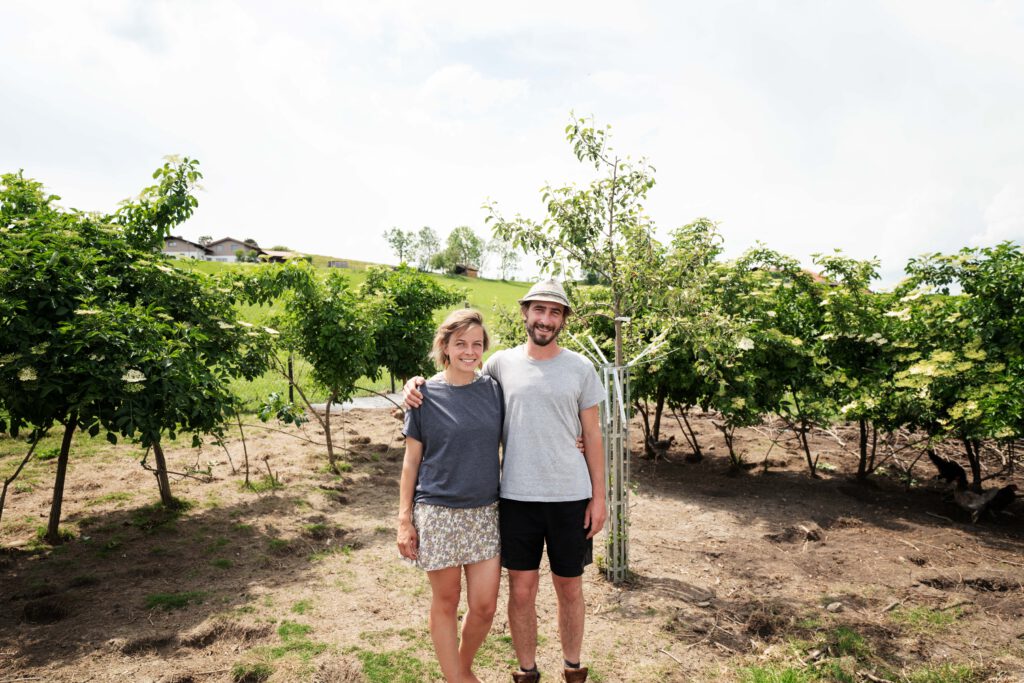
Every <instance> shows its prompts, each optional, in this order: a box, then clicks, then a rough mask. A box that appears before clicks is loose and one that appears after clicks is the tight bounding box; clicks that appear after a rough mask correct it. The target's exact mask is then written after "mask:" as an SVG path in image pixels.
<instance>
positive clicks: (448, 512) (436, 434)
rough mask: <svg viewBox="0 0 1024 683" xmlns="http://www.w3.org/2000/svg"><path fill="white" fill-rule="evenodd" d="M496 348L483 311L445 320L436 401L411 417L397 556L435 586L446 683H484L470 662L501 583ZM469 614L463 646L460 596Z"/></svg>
mask: <svg viewBox="0 0 1024 683" xmlns="http://www.w3.org/2000/svg"><path fill="white" fill-rule="evenodd" d="M488 345H489V339H488V336H487V330H486V329H485V328H484V321H483V318H482V317H481V315H480V313H478V312H477V311H473V310H469V309H462V310H458V311H456V312H454V313H452V314H451V315H449V316H448V318H447V319H445V321H444V322H443V323H441V326H440V327H439V328H438V330H437V334H436V335H435V336H434V346H433V351H432V352H431V357H432V358H433V359H434V362H435V363H436V364H437V365H438V367H439V368H441V369H442V372H441V373H439V374H438V375H436V376H435V377H434V378H433V379H430V380H428V381H427V382H426V383H425V384H424V385H423V386H421V387H420V391H422V392H423V394H424V395H425V396H429V397H430V400H428V401H424V402H423V405H422V406H420V407H419V408H413V409H409V410H408V411H406V414H405V428H404V430H403V433H404V434H405V436H406V440H405V461H404V463H403V464H402V480H401V488H400V493H399V510H398V551H399V552H400V553H401V554H402V556H403V557H406V558H408V559H410V560H413V561H414V562H415V564H416V565H417V566H419V567H420V568H421V569H424V570H425V571H426V572H427V577H428V578H429V580H430V588H431V602H430V637H431V639H432V640H433V641H434V650H435V652H436V653H437V659H438V662H439V663H440V665H441V672H442V673H443V674H444V677H445V679H446V680H447V681H449V682H455V681H458V682H459V683H467V682H470V683H472V682H478V681H479V679H477V677H476V676H474V675H473V672H472V666H473V657H474V656H475V655H476V651H477V650H478V649H479V648H480V645H481V643H483V641H484V638H486V637H487V633H488V631H490V628H491V620H492V619H493V618H494V609H495V605H496V603H497V599H498V582H499V579H500V575H501V567H500V560H499V550H500V547H499V540H498V480H499V472H500V465H499V461H498V444H499V443H500V441H501V428H502V420H503V417H504V416H503V397H502V394H501V387H500V386H499V385H498V383H497V382H495V381H494V380H493V379H491V378H490V377H484V376H480V375H479V374H478V373H477V369H478V368H479V367H480V366H481V363H482V360H483V354H484V352H485V351H486V350H487V347H488ZM463 572H465V574H466V594H467V595H466V601H467V603H468V608H469V609H468V611H467V612H466V614H465V616H464V618H463V623H462V641H461V644H460V643H459V639H458V633H457V632H458V615H457V610H458V606H459V597H460V596H459V593H460V590H461V585H462V573H463Z"/></svg>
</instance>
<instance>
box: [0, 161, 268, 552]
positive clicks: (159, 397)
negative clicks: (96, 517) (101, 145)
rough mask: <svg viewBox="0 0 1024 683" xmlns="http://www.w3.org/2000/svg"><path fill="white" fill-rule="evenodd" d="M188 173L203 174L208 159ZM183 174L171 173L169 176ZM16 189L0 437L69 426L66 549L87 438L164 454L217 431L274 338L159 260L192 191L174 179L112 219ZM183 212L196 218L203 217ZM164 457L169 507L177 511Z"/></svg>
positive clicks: (62, 468) (4, 279) (3, 276)
mask: <svg viewBox="0 0 1024 683" xmlns="http://www.w3.org/2000/svg"><path fill="white" fill-rule="evenodd" d="M187 168H189V169H191V172H193V173H194V174H195V176H194V177H198V171H197V170H196V168H197V163H196V162H187ZM179 171H180V169H175V168H168V167H167V166H166V165H165V167H164V169H161V171H158V173H157V174H156V175H157V176H158V177H160V178H162V179H164V180H166V179H167V178H180V177H181V173H180V172H179ZM3 187H4V189H3V190H2V191H0V215H2V216H3V223H2V225H3V226H4V228H3V229H2V230H0V291H4V293H5V296H4V298H3V301H2V303H0V323H2V324H0V359H2V362H0V404H2V405H3V406H4V408H5V410H6V411H7V414H8V418H7V419H6V420H0V429H2V430H4V431H8V432H9V433H11V434H12V435H13V436H17V435H18V433H19V431H20V430H22V429H30V430H31V434H32V438H37V437H38V435H40V434H42V433H44V432H45V431H46V430H47V429H49V428H50V426H51V425H53V424H54V423H58V424H60V425H61V427H62V428H63V431H64V438H63V440H62V445H61V451H60V455H59V457H58V461H57V474H56V477H55V480H54V495H53V499H52V503H51V512H50V521H49V525H48V530H47V539H48V540H49V541H50V542H52V543H55V542H59V540H60V534H59V529H58V525H59V521H60V511H61V502H62V499H63V488H64V479H65V476H66V472H67V464H68V457H69V453H70V448H71V437H72V435H73V433H74V431H75V430H76V429H83V430H87V431H88V433H89V434H90V436H96V435H98V434H99V433H100V432H101V431H105V432H106V435H107V438H108V439H109V440H111V441H112V442H113V441H116V440H117V437H118V435H121V436H123V437H130V438H136V439H138V440H139V442H140V443H141V444H142V445H143V446H146V447H149V446H154V448H157V447H158V444H159V441H160V436H161V434H164V433H166V434H170V435H173V434H175V433H176V432H177V431H179V430H180V431H189V432H192V433H193V434H196V435H198V434H202V433H207V432H210V431H216V429H217V428H218V427H219V425H220V424H221V423H222V422H223V420H224V416H225V414H226V413H227V412H229V411H230V410H231V409H232V404H233V399H232V397H231V393H230V390H229V383H230V381H231V379H232V378H233V377H236V376H251V375H247V374H246V373H249V372H255V373H257V374H258V373H259V372H260V370H261V367H260V362H261V359H262V358H263V357H264V356H263V352H264V350H265V348H266V345H265V344H262V343H261V342H263V341H265V336H266V335H265V334H264V333H263V332H260V331H258V330H250V329H245V328H243V327H242V326H241V325H240V324H236V323H237V320H236V316H237V313H236V311H235V307H234V301H233V298H232V296H231V294H230V290H224V291H221V290H222V289H223V288H221V287H219V286H218V285H217V283H215V282H213V281H211V280H209V279H208V278H206V277H205V276H202V275H200V274H197V273H192V272H188V271H180V270H177V269H175V268H174V267H173V266H172V265H171V264H170V261H169V259H167V258H166V257H164V256H162V255H161V254H159V253H154V252H152V251H151V248H150V245H151V244H153V243H158V241H159V240H161V239H162V238H163V234H162V232H161V231H169V230H170V229H172V228H173V227H174V225H175V224H174V223H173V221H169V220H167V215H168V214H167V212H166V211H164V209H163V208H161V207H166V206H168V202H167V201H165V200H166V198H165V197H163V196H161V192H165V191H166V192H172V193H173V192H180V191H186V192H187V188H184V190H183V188H182V186H181V185H179V184H177V183H174V182H168V183H163V182H162V183H161V184H160V185H158V186H156V187H153V188H147V189H146V190H144V191H143V192H142V193H141V194H140V200H139V204H134V203H124V204H122V205H121V207H120V208H119V209H118V211H117V213H116V214H115V215H113V216H109V217H106V218H103V217H98V216H97V215H94V214H86V213H83V212H79V211H64V210H62V209H60V208H58V207H56V206H55V205H54V203H53V202H54V200H55V199H56V197H55V196H53V195H50V196H47V195H45V193H43V192H42V186H41V185H40V184H39V183H36V182H34V181H31V180H27V179H25V178H24V177H23V176H22V174H20V173H19V174H9V175H5V176H4V177H3ZM173 204H174V205H176V206H184V207H192V206H195V204H194V203H192V202H189V201H182V202H173ZM171 215H173V216H174V220H184V219H185V218H187V217H188V215H190V209H184V210H180V211H176V212H173V213H172V214H171ZM225 292H226V293H225ZM158 456H159V452H158ZM160 460H162V458H158V465H157V468H156V470H155V474H156V475H157V479H158V484H159V488H160V493H161V499H162V500H163V501H164V502H165V503H167V504H172V503H173V498H172V497H171V496H170V488H169V483H168V480H167V470H166V464H165V463H163V462H160Z"/></svg>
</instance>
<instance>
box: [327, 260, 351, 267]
mask: <svg viewBox="0 0 1024 683" xmlns="http://www.w3.org/2000/svg"><path fill="white" fill-rule="evenodd" d="M327 267H328V268H348V261H328V262H327Z"/></svg>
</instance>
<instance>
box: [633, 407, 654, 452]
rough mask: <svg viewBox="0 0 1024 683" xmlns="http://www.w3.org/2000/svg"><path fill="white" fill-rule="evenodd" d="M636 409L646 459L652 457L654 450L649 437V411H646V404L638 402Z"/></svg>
mask: <svg viewBox="0 0 1024 683" xmlns="http://www.w3.org/2000/svg"><path fill="white" fill-rule="evenodd" d="M636 409H637V411H638V412H639V413H640V419H641V426H642V427H643V428H644V453H645V454H646V455H647V457H648V458H653V457H654V448H653V447H652V446H651V442H652V441H653V440H654V439H653V438H652V437H651V420H650V415H649V413H650V411H649V410H648V409H647V402H646V401H644V402H643V403H640V402H638V403H637V404H636Z"/></svg>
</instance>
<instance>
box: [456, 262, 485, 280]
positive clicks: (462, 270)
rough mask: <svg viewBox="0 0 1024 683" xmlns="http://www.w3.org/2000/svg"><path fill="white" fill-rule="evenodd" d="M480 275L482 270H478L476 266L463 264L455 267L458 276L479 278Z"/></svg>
mask: <svg viewBox="0 0 1024 683" xmlns="http://www.w3.org/2000/svg"><path fill="white" fill-rule="evenodd" d="M479 273H480V269H479V268H477V267H476V266H470V265H465V264H462V263H459V264H456V266H455V274H456V275H465V276H466V277H477V275H478V274H479Z"/></svg>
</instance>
